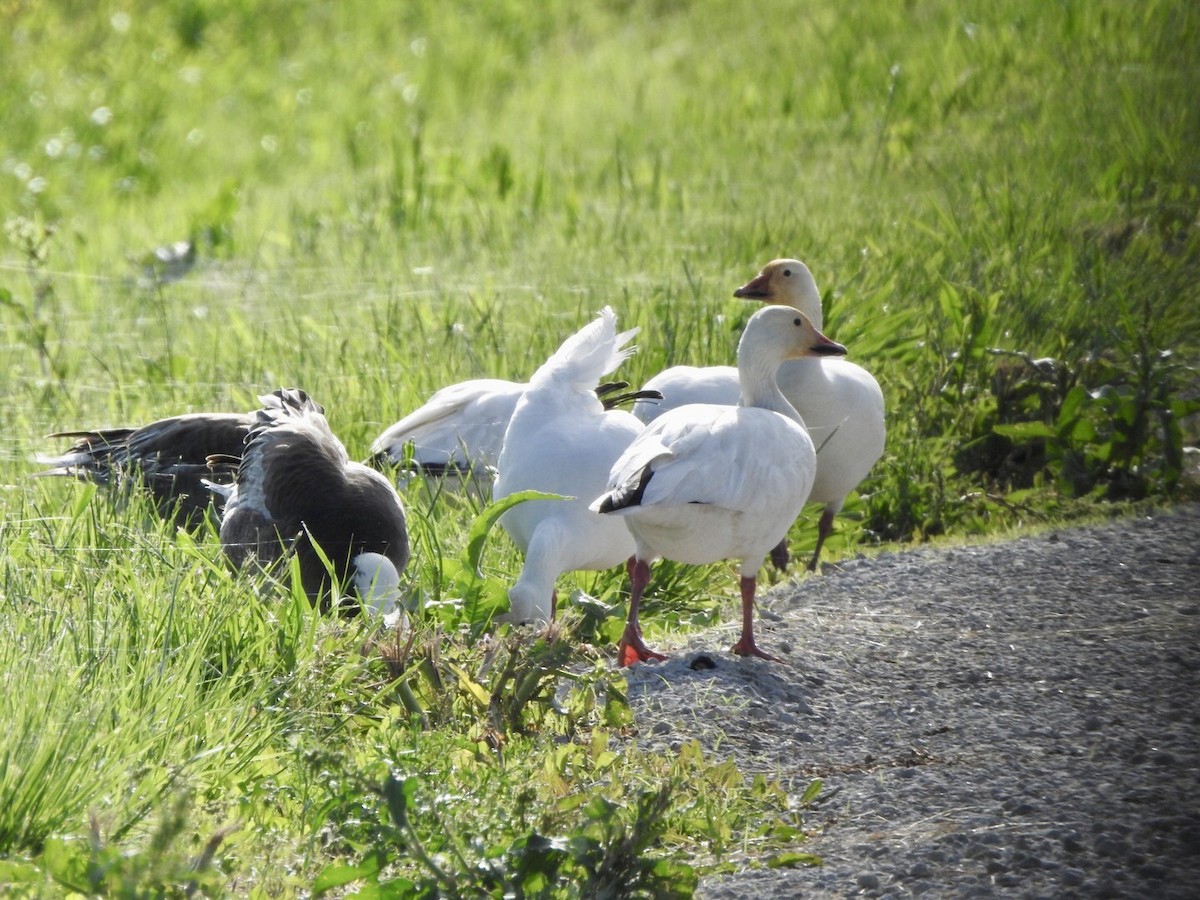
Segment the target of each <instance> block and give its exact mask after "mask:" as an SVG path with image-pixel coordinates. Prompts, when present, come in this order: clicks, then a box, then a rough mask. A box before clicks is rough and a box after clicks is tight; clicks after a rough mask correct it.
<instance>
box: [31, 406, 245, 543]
mask: <svg viewBox="0 0 1200 900" xmlns="http://www.w3.org/2000/svg"><path fill="white" fill-rule="evenodd" d="M253 422H254V414H253V413H188V414H186V415H182V416H172V417H170V418H167V419H160V420H159V421H157V422H151V423H150V424H149V425H143V426H141V427H139V428H107V429H102V430H97V431H63V432H58V433H56V434H52V435H50V437H51V438H59V439H67V438H69V439H72V440H74V441H75V443H74V444H72V445H71V447H70V448H69V449H68V450H67V451H66V452H65V453H63V454H62V455H60V456H44V457H39V458H38V461H39V462H40V463H42V464H43V465H45V466H48V467H49V468H47V469H46V470H45V471H43V472H39V473H38V474H39V475H64V476H71V477H74V478H80V479H83V480H85V481H94V482H96V483H97V484H103V485H107V486H110V487H112V488H114V489H116V490H117V491H118V492H119V493H124V492H125V491H128V490H135V489H137V488H138V487H142V488H144V489H145V490H147V491H149V493H150V495H151V496H152V497H153V498H154V503H155V506H156V507H157V509H158V512H159V515H161V516H162V517H163V518H164V519H171V518H174V520H175V523H176V524H177V525H180V526H183V527H187V528H192V527H196V526H199V525H201V524H202V523H203V521H204V519H205V516H206V515H207V514H209V513H210V512H212V513H214V514H215V515H216V516H217V517H218V518H219V516H220V514H221V508H222V506H223V504H224V497H223V496H222V495H220V494H214V493H213V491H211V490H210V489H209V488H208V487H207V483H210V482H211V483H215V484H218V485H228V484H232V483H233V479H234V476H235V475H236V473H237V463H238V460H239V459H240V458H241V455H242V450H243V448H244V446H245V442H246V435H247V434H248V433H249V431H250V426H251V424H252V423H253Z"/></svg>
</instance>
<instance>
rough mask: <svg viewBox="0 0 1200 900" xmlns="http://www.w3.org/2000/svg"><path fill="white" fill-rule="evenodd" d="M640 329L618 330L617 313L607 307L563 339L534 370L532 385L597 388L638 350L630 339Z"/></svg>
mask: <svg viewBox="0 0 1200 900" xmlns="http://www.w3.org/2000/svg"><path fill="white" fill-rule="evenodd" d="M637 331H638V330H637V329H636V328H631V329H629V330H628V331H622V332H620V333H618V332H617V314H616V313H615V312H613V309H612V307H611V306H606V307H604V309H602V310H600V315H599V317H598V318H596V319H595V320H594V321H592V322H589V323H588V324H587V325H585V326H584V327H583V328H581V329H579V331H577V332H575V334H573V335H571V336H570V337H569V338H567V339H566V340H565V341H563V343H562V346H560V347H559V348H558V350H556V351H555V353H554V355H553V356H551V357H550V358H549V359H548V360H546V362H545V363H543V364H542V366H541V367H540V368H539V369H538V370H537V372H535V373H534V375H533V378H531V379H530V380H529V385H530V387H531V388H543V387H547V386H550V385H552V384H558V385H566V386H568V387H569V388H571V389H572V390H577V391H591V390H593V389H595V387H596V386H597V385H598V384H599V383H600V379H601V378H603V377H604V376H605V375H608V374H609V373H611V372H613V371H615V370H616V369H617V367H618V366H620V365H621V363H623V362H624V361H625V360H626V359H628V358H629V356H630V355H631V354H633V353H634V352H635V350H636V348H635V347H634V346H633V345H631V344H630V343H629V342H630V341H631V340H633V337H634V335H636V334H637Z"/></svg>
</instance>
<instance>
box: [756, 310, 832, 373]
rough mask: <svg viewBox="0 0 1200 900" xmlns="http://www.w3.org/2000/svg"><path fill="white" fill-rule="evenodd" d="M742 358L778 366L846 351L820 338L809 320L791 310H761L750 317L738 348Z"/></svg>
mask: <svg viewBox="0 0 1200 900" xmlns="http://www.w3.org/2000/svg"><path fill="white" fill-rule="evenodd" d="M743 355H751V356H754V357H759V358H763V359H765V360H769V361H771V362H772V363H774V364H776V365H777V364H778V363H779V362H782V361H783V360H785V359H800V358H801V357H805V356H845V355H846V348H845V347H844V346H842V345H841V344H839V343H838V342H837V341H832V340H830V339H829V338H827V337H825V335H823V334H821V332H820V330H819V329H818V328H817V326H816V325H814V324H813V321H812V319H811V318H809V317H808V316H806V315H805V314H804V313H803V312H801V311H800V310H799V309H796V308H795V307H791V306H764V307H763V308H762V309H760V310H759V311H758V312H756V313H755V314H754V315H752V316H751V317H750V321H749V322H747V323H746V330H745V331H743V332H742V340H741V342H740V344H739V345H738V358H739V360H740V359H741V358H742V356H743Z"/></svg>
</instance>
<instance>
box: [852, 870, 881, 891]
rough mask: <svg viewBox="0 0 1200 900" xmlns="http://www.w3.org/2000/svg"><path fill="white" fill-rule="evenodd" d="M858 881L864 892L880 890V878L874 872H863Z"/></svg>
mask: <svg viewBox="0 0 1200 900" xmlns="http://www.w3.org/2000/svg"><path fill="white" fill-rule="evenodd" d="M856 881H857V882H858V886H859V887H860V888H862V889H863V890H864V891H874V890H878V889H879V876H878V875H876V874H875V873H874V872H861V873H859V876H858V878H857V879H856Z"/></svg>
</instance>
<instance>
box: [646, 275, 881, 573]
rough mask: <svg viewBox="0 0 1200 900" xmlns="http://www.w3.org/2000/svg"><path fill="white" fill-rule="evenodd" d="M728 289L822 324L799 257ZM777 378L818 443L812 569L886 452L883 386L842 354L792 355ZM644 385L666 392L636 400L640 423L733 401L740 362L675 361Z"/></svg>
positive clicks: (776, 557)
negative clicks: (685, 408)
mask: <svg viewBox="0 0 1200 900" xmlns="http://www.w3.org/2000/svg"><path fill="white" fill-rule="evenodd" d="M733 295H734V296H735V297H740V298H742V299H745V300H759V301H762V302H763V303H773V304H780V305H783V306H791V307H795V308H796V309H799V310H800V311H801V312H803V313H804V314H805V315H806V316H808V318H809V319H810V320H812V323H813V325H814V326H815V327H816V328H817V330H818V331H820V330H821V328H822V314H821V295H820V293H819V292H818V291H817V286H816V282H815V281H814V280H813V276H812V273H811V272H810V271H809V269H808V266H806V265H804V263H802V262H800V261H799V260H795V259H777V260H774V261H772V262H769V263H767V265H765V266H764V267H763V269H762V271H761V272H759V273H758V275H756V276H755V277H754V278H753V279H751V280H750V281H749V282H747V283H746V284H744V285H742V286H741V287H740V288H738V289H737V290H736V291H734V293H733ZM778 379H779V387H780V390H782V391H783V393H784V396H786V397H787V398H788V400H789V401H790V402H791V404H792V406H794V407H795V408H796V411H797V412H798V413H800V417H801V419H803V420H804V425H805V427H806V428H807V429H808V432H809V434H810V435H811V436H812V439H813V442H814V444H815V445H816V448H817V474H816V479H815V481H814V482H813V487H812V493H811V494H810V495H809V498H808V499H809V502H813V503H820V504H823V505H824V507H825V508H824V510H822V513H821V518H820V521H819V523H818V526H817V546H816V549H815V550H814V551H813V555H812V558H811V559H810V560H809V562H808V568H809V570H810V571H812V570H815V569H816V567H817V563H818V561H819V559H820V556H821V547H822V546H823V545H824V543H825V539H826V538H827V537H828V536H829V534H830V532H831V531H832V530H833V520H834V516H836V515H837V514H838V513H839V512H840V511H841V509H842V506H843V505H844V504H845V502H846V496H847V495H848V494H849V493H850V492H851V491H852V490H854V488H855V487H857V485H858V484H859V482H861V481H862V480H863V479H864V478H866V477H867V474H868V473H869V472H870V471H871V467H872V466H874V465H875V463H876V461H877V460H878V459H879V457H881V456H882V455H883V448H884V441H885V438H886V435H887V429H886V426H885V424H884V403H883V391H882V390H881V389H880V387H879V382H877V381H876V380H875V378H874V377H873V376H872V375H871V373H869V372H868V371H867V370H866V369H864V368H862V367H861V366H858V365H855V364H854V363H852V362H849V361H847V360H844V359H829V358H820V359H813V358H807V359H796V360H789V361H787V362H785V363H784V364H783V365H781V366H780V367H779V375H778ZM645 387H646V388H647V389H653V390H657V391H659V392H661V393H662V395H663V397H664V400H663V401H662V402H661V403H658V404H655V403H653V402H639V403H638V404H636V405H635V406H634V414H635V415H637V416H638V418H640V419H642V420H643V421H645V422H649V421H652V420H653V419H654V418H655V417H656V416H659V415H661V414H662V413H664V412H666V411H667V410H668V409H671V408H673V407H675V406H680V405H683V404H685V403H726V404H731V405H732V404H734V403H737V402H738V394H739V388H738V375H737V369H735V368H733V367H732V366H708V367H694V366H674V367H672V368H670V369H666V370H665V371H663V372H661V373H659V374H658V375H656V376H654V377H653V378H651V379H650V380H649V381H648V382H646V385H645ZM771 558H772V561H773V562H774V563H775V564H776V565H777V566H779V567H780V568H784V567H786V565H787V561H788V553H787V543H786V540H785V542H784V543H782V544H780V545H779V546H778V547H777V548H775V550H774V551H772V554H771Z"/></svg>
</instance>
